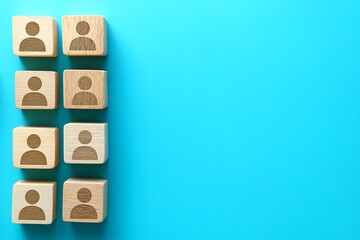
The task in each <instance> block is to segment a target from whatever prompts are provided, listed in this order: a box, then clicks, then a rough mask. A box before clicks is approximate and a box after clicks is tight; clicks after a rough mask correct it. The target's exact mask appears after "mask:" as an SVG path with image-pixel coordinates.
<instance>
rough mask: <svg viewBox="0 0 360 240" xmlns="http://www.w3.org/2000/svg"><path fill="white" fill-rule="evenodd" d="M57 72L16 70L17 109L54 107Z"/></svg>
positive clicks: (56, 105)
mask: <svg viewBox="0 0 360 240" xmlns="http://www.w3.org/2000/svg"><path fill="white" fill-rule="evenodd" d="M58 85H59V84H58V73H57V72H52V71H17V72H16V74H15V105H16V108H19V109H56V108H57V107H58Z"/></svg>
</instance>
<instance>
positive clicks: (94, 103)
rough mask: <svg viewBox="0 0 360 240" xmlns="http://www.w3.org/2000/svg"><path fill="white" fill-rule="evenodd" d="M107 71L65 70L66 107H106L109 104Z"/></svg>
mask: <svg viewBox="0 0 360 240" xmlns="http://www.w3.org/2000/svg"><path fill="white" fill-rule="evenodd" d="M107 94H108V90H107V72H106V71H101V70H65V71H64V107H65V108H69V109H104V108H106V107H107V106H108V100H107V99H108V98H107Z"/></svg>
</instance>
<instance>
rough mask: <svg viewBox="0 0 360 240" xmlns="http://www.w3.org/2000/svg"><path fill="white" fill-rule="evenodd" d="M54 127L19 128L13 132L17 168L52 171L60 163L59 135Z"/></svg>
mask: <svg viewBox="0 0 360 240" xmlns="http://www.w3.org/2000/svg"><path fill="white" fill-rule="evenodd" d="M58 132H59V131H58V129H57V128H53V127H17V128H14V131H13V164H14V167H16V168H30V169H52V168H55V167H56V166H57V165H58V163H59V133H58Z"/></svg>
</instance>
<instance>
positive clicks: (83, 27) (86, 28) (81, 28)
mask: <svg viewBox="0 0 360 240" xmlns="http://www.w3.org/2000/svg"><path fill="white" fill-rule="evenodd" d="M76 31H77V33H78V34H79V35H82V36H84V35H86V34H88V33H89V32H90V25H89V24H88V23H87V22H86V21H80V22H78V24H77V25H76Z"/></svg>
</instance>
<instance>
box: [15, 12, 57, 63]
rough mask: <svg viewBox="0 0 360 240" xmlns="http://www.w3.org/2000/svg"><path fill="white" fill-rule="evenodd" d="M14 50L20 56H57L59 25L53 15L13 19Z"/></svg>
mask: <svg viewBox="0 0 360 240" xmlns="http://www.w3.org/2000/svg"><path fill="white" fill-rule="evenodd" d="M12 28H13V52H14V54H15V55H17V56H20V57H57V54H58V46H57V27H56V21H55V19H53V18H51V17H26V16H16V17H13V19H12Z"/></svg>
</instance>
